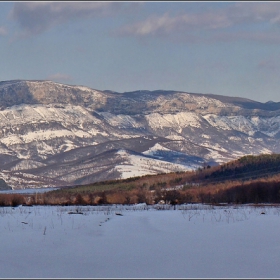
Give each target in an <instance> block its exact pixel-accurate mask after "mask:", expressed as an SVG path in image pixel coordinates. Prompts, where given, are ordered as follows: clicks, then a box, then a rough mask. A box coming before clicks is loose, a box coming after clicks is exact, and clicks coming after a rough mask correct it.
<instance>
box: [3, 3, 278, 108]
mask: <svg viewBox="0 0 280 280" xmlns="http://www.w3.org/2000/svg"><path fill="white" fill-rule="evenodd" d="M279 44H280V2H278V1H276V2H274V1H273V2H269V1H266V2H265V1H263V2H262V1H260V2H243V1H242V2H241V1H240V2H234V1H216V2H214V1H213V2H211V1H205V2H202V1H197V2H196V1H194V2H190V1H179V2H176V1H162V2H152V1H151V2H146V1H140V2H137V1H131V2H129V1H114V2H108V1H104V2H102V1H101V2H98V1H85V2H83V1H79V2H78V1H77V2H67V1H66V2H59V1H56V2H50V1H48V2H43V1H42V2H41V1H40V2H36V1H34V2H0V54H1V67H0V81H7V80H14V79H23V80H52V81H55V82H59V83H64V84H69V85H83V86H87V87H90V88H93V89H97V90H112V91H116V92H127V91H135V90H159V89H160V90H176V91H183V92H193V93H212V94H218V95H226V96H234V97H245V98H248V99H252V100H255V101H259V102H267V101H274V102H280V94H279V89H280V79H279V74H280V48H279Z"/></svg>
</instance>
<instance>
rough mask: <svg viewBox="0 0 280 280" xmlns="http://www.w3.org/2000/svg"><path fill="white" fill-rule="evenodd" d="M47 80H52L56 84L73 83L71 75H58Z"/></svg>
mask: <svg viewBox="0 0 280 280" xmlns="http://www.w3.org/2000/svg"><path fill="white" fill-rule="evenodd" d="M47 80H51V81H55V82H67V81H72V77H71V76H70V75H66V74H62V73H56V74H52V75H50V76H48V77H47Z"/></svg>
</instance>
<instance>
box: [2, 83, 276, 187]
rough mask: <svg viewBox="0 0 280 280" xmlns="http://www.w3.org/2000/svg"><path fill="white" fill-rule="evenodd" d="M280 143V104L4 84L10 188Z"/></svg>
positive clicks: (154, 169)
mask: <svg viewBox="0 0 280 280" xmlns="http://www.w3.org/2000/svg"><path fill="white" fill-rule="evenodd" d="M279 143H280V102H278V103H277V102H272V101H270V102H267V103H261V102H257V101H253V100H249V99H245V98H241V97H228V96H222V95H214V94H201V93H189V92H181V91H171V90H170V91H169V90H156V91H148V90H139V91H133V92H124V93H118V92H114V91H109V90H104V91H102V90H96V89H92V88H89V87H85V86H73V85H66V84H60V83H55V82H52V81H44V80H43V81H40V80H12V81H3V82H0V179H2V181H4V182H5V183H6V184H7V185H8V186H10V187H11V188H13V189H23V188H39V187H40V188H42V187H53V186H56V187H57V186H70V185H79V184H88V183H93V182H97V181H102V180H111V179H118V178H129V177H135V176H142V175H147V174H159V173H167V172H180V171H187V170H194V169H197V168H198V167H202V166H205V165H207V166H208V165H210V166H212V165H217V164H220V163H224V162H227V161H230V160H233V159H236V158H238V157H241V156H244V155H248V154H252V155H258V154H264V153H268V154H271V153H279V152H280V145H279ZM5 186H6V185H5V184H1V186H0V187H2V188H5Z"/></svg>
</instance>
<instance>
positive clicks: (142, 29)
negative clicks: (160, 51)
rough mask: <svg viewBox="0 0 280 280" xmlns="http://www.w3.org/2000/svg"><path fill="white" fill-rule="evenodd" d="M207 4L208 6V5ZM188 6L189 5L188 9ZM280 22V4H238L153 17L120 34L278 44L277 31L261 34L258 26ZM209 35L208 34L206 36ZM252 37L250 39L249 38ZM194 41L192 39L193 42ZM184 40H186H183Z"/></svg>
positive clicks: (122, 30)
mask: <svg viewBox="0 0 280 280" xmlns="http://www.w3.org/2000/svg"><path fill="white" fill-rule="evenodd" d="M205 5H207V4H205ZM186 7H187V6H186ZM209 8H211V3H210V6H209ZM278 22H280V2H276V3H273V2H268V3H265V2H263V3H257V2H256V3H254V2H249V3H234V4H232V5H229V6H227V7H225V8H219V9H216V10H214V9H209V10H207V11H203V12H199V13H189V12H186V13H180V14H177V15H173V16H171V15H170V13H165V14H162V15H152V16H150V17H148V18H147V19H145V20H143V21H140V22H136V23H134V24H128V25H125V26H123V27H122V28H121V29H120V30H119V31H118V32H117V34H118V35H121V36H136V37H148V36H152V37H154V36H165V37H172V36H173V37H174V36H177V37H179V36H178V34H181V35H182V37H183V38H184V37H185V38H186V40H187V41H196V42H197V41H201V39H199V38H202V36H203V35H201V34H202V33H200V32H203V31H204V32H207V34H208V37H207V38H206V37H205V38H204V39H203V41H205V40H208V41H209V40H210V41H211V40H213V41H214V40H216V39H221V40H223V41H230V40H239V39H244V38H243V35H242V33H243V34H246V36H247V37H246V38H245V39H247V40H253V41H263V42H264V41H266V40H268V42H272V43H274V42H278V40H279V39H278V36H276V37H277V38H276V39H274V38H273V37H274V36H275V34H276V33H275V32H271V33H269V34H267V32H261V31H259V32H257V28H256V24H258V23H266V24H267V28H268V27H269V26H271V25H273V24H276V23H278ZM249 26H250V27H253V29H254V28H255V31H253V32H252V33H251V35H250V34H249V33H246V28H247V27H249ZM231 27H236V28H237V29H236V30H235V31H232V30H231V32H228V30H229V28H231ZM203 34H205V33H203ZM248 35H249V36H248ZM190 38H191V40H190ZM183 40H184V39H183Z"/></svg>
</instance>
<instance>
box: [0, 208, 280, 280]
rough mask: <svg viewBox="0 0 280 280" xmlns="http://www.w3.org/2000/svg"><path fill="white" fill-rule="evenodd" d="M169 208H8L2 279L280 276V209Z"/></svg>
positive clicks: (0, 214) (0, 217) (2, 216)
mask: <svg viewBox="0 0 280 280" xmlns="http://www.w3.org/2000/svg"><path fill="white" fill-rule="evenodd" d="M160 207H161V208H160ZM168 207H170V206H156V205H154V206H147V205H145V204H138V205H134V206H122V205H115V206H77V207H74V206H67V207H66V206H64V207H62V206H59V207H58V206H33V207H28V206H19V207H15V208H12V207H1V208H0V221H1V222H0V223H1V228H0V236H1V246H0V278H278V277H279V275H280V267H279V259H280V235H279V232H280V207H278V206H277V207H276V206H275V207H274V206H273V207H271V206H265V205H262V206H259V207H254V206H252V205H238V206H228V205H225V206H209V205H202V204H192V205H191V204H188V205H177V206H176V209H175V210H174V209H173V207H172V208H170V209H169V210H167V208H168Z"/></svg>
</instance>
